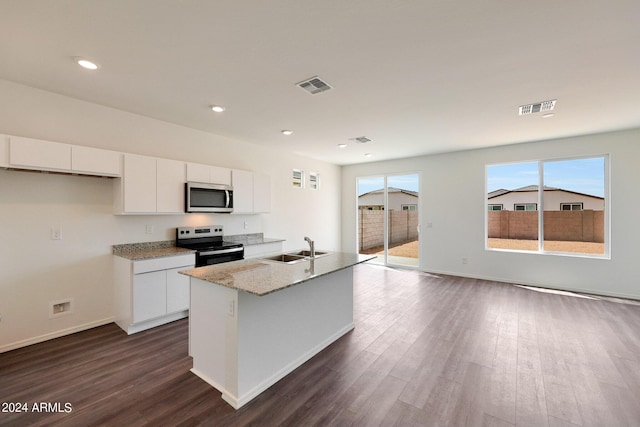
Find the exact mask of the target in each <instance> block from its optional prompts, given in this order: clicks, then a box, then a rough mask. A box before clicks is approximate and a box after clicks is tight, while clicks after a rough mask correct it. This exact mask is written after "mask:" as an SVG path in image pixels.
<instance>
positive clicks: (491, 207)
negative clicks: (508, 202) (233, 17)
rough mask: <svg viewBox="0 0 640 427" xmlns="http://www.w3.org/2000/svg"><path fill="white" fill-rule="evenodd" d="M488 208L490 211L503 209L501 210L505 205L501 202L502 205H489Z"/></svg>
mask: <svg viewBox="0 0 640 427" xmlns="http://www.w3.org/2000/svg"><path fill="white" fill-rule="evenodd" d="M487 208H488V209H489V210H490V211H501V210H503V206H502V205H501V204H500V205H487Z"/></svg>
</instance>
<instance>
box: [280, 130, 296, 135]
mask: <svg viewBox="0 0 640 427" xmlns="http://www.w3.org/2000/svg"><path fill="white" fill-rule="evenodd" d="M281 132H282V134H283V135H291V134H292V133H293V131H292V130H287V129H283V130H282V131H281Z"/></svg>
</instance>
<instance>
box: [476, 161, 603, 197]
mask: <svg viewBox="0 0 640 427" xmlns="http://www.w3.org/2000/svg"><path fill="white" fill-rule="evenodd" d="M537 184H538V162H530V163H514V164H504V165H494V166H489V167H487V189H488V191H489V192H491V191H493V190H497V189H500V188H504V189H506V190H513V189H515V188H519V187H524V186H527V185H537ZM544 185H546V186H548V187H557V188H562V189H564V190H570V191H577V192H579V193H585V194H591V195H593V196H600V197H604V158H602V157H596V158H589V159H574V160H561V161H549V162H544Z"/></svg>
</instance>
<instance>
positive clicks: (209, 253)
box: [198, 248, 244, 256]
mask: <svg viewBox="0 0 640 427" xmlns="http://www.w3.org/2000/svg"><path fill="white" fill-rule="evenodd" d="M243 250H244V248H231V249H220V250H215V251H207V252H198V254H199V255H200V256H207V255H220V254H230V253H233V252H242V251H243Z"/></svg>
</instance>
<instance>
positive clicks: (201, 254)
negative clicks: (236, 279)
mask: <svg viewBox="0 0 640 427" xmlns="http://www.w3.org/2000/svg"><path fill="white" fill-rule="evenodd" d="M241 259H244V247H239V248H225V249H212V250H204V251H198V252H196V267H203V266H205V265H213V264H221V263H223V262H229V261H238V260H241Z"/></svg>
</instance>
